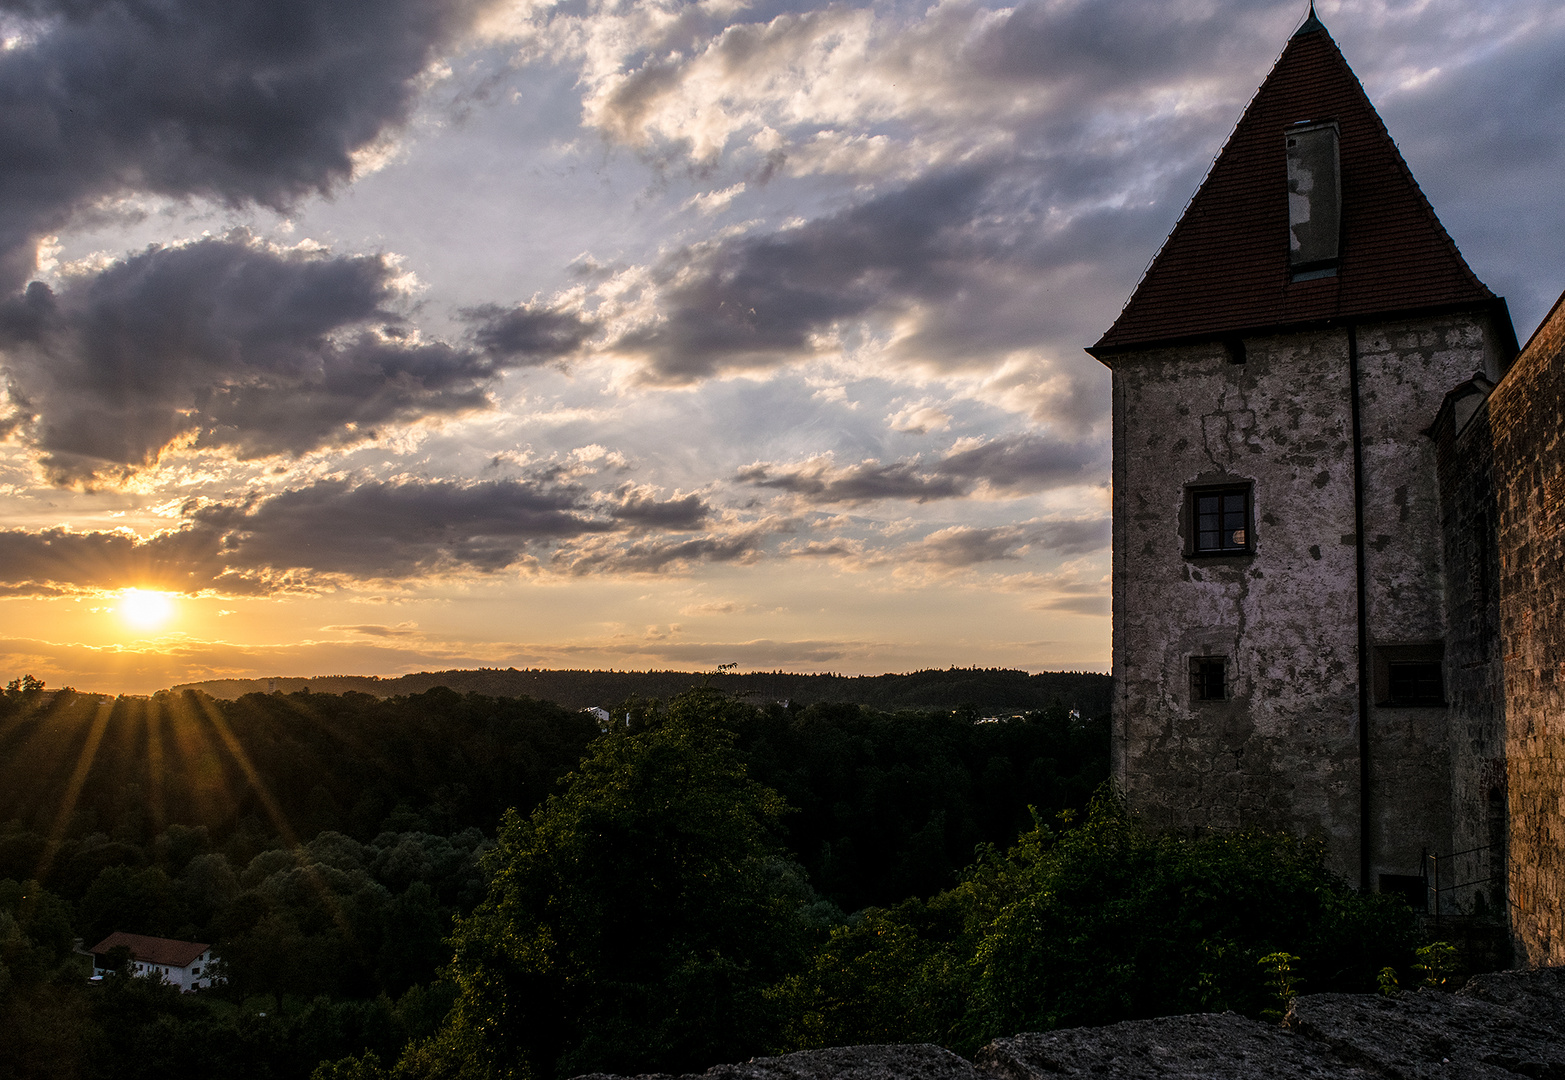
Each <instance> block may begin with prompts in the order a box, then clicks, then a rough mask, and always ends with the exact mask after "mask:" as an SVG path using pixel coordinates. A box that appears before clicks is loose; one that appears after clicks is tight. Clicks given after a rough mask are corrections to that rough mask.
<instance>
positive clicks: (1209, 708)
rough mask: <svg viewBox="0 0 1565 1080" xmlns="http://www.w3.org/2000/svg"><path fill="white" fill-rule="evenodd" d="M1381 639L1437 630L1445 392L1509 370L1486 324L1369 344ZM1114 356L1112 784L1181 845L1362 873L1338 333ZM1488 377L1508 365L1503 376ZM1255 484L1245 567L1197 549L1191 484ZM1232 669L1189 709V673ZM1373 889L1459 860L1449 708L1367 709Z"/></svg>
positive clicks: (1363, 378) (1348, 433) (1363, 384)
mask: <svg viewBox="0 0 1565 1080" xmlns="http://www.w3.org/2000/svg"><path fill="white" fill-rule="evenodd" d="M1358 346H1359V356H1360V407H1361V427H1362V435H1363V439H1362V445H1363V461H1364V481H1365V483H1364V486H1365V493H1364V494H1365V497H1364V512H1365V518H1364V521H1365V559H1366V570H1367V580H1368V585H1369V588H1368V615H1369V620H1368V621H1369V629H1370V638H1371V643H1372V645H1375V646H1380V645H1399V644H1410V643H1427V642H1439V641H1441V640H1443V638H1444V633H1445V612H1444V603H1443V594H1442V574H1441V561H1442V543H1441V532H1440V501H1439V489H1438V486H1437V474H1436V469H1435V457H1434V444H1433V443H1432V442H1431V440H1430V439H1429V438H1428V437H1427V436H1425V435H1424V434H1423V429H1424V428H1425V427H1426V426H1427V425H1428V424H1429V423H1430V421H1431V419H1432V418H1433V417H1434V416H1435V414H1436V412H1437V410H1438V408H1439V406H1440V403H1441V400H1442V398H1443V397H1444V395H1445V393H1446V391H1447V390H1449V389H1450V388H1451V387H1452V386H1454V385H1455V384H1457V383H1459V382H1461V381H1463V380H1465V379H1467V378H1470V377H1471V375H1472V374H1473V372H1474V371H1475V370H1476V371H1487V370H1490V369H1493V368H1494V367H1495V366H1496V363H1497V361H1496V358H1495V355H1494V353H1495V350H1494V349H1493V347H1492V345H1491V335H1490V333H1489V332H1488V329H1487V323H1486V321H1484V320H1482V319H1480V318H1479V317H1476V316H1452V317H1447V318H1442V319H1426V320H1420V321H1416V322H1397V323H1383V324H1376V325H1369V326H1364V327H1361V328H1360V329H1359V331H1358ZM1244 351H1245V355H1246V362H1244V363H1242V364H1236V363H1231V362H1230V359H1229V353H1228V351H1227V350H1226V349H1224V348H1223V347H1222V346H1220V345H1217V344H1212V345H1198V346H1187V347H1183V348H1178V349H1160V350H1147V351H1145V352H1140V353H1134V354H1127V355H1120V356H1116V357H1115V358H1114V360H1113V367H1114V431H1115V434H1114V439H1115V445H1114V675H1115V693H1116V702H1115V704H1116V715H1115V725H1116V727H1115V742H1114V751H1115V762H1114V764H1115V773H1116V776H1117V778H1118V779H1119V782H1120V784H1121V786H1122V789H1123V790H1124V791H1125V793H1126V796H1127V798H1128V799H1129V800H1130V803H1131V805H1132V806H1133V807H1134V808H1135V809H1136V810H1138V811H1139V812H1141V813H1143V814H1144V815H1146V816H1147V817H1148V819H1149V820H1151V821H1152V822H1153V823H1155V824H1158V825H1162V826H1165V827H1172V828H1176V829H1193V828H1194V829H1198V828H1218V829H1232V828H1244V827H1256V828H1271V829H1287V830H1290V831H1293V832H1295V833H1300V834H1303V835H1307V836H1314V837H1318V838H1320V839H1322V840H1324V841H1325V843H1326V846H1327V852H1328V861H1329V863H1330V865H1331V866H1332V868H1333V869H1334V870H1336V871H1337V872H1338V873H1341V874H1342V875H1343V876H1345V877H1348V878H1349V879H1350V880H1353V879H1356V878H1357V877H1358V864H1359V856H1358V850H1359V781H1358V728H1357V722H1358V671H1359V662H1358V628H1357V590H1356V544H1355V540H1356V537H1355V532H1354V503H1353V498H1354V478H1353V447H1352V418H1351V411H1350V404H1349V365H1348V335H1347V331H1346V330H1345V329H1333V330H1323V331H1313V332H1306V333H1298V334H1286V335H1275V336H1270V337H1260V338H1251V339H1246V340H1245V342H1244ZM1496 375H1497V372H1496ZM1214 483H1248V484H1251V485H1253V487H1252V490H1253V507H1254V520H1253V523H1252V524H1253V528H1254V530H1255V532H1254V537H1253V552H1252V553H1251V554H1246V555H1229V556H1220V557H1212V556H1204V557H1197V556H1192V555H1189V554H1187V548H1188V546H1189V545H1188V544H1187V541H1186V533H1187V532H1188V530H1189V522H1188V521H1186V520H1185V518H1186V517H1187V516H1188V508H1187V505H1186V504H1187V496H1186V491H1187V489H1188V488H1189V487H1190V486H1191V485H1206V484H1214ZM1194 655H1221V656H1225V657H1226V658H1228V663H1229V672H1230V692H1229V697H1228V699H1227V700H1225V701H1218V702H1193V701H1192V700H1191V694H1190V686H1189V658H1190V657H1191V656H1194ZM1369 720H1370V727H1369V730H1370V736H1371V762H1372V771H1371V776H1372V780H1371V790H1370V796H1371V822H1372V833H1371V844H1372V864H1373V865H1372V880H1374V879H1375V878H1376V877H1377V876H1378V875H1379V874H1381V873H1389V874H1402V875H1412V874H1418V873H1420V871H1421V857H1422V853H1423V851H1424V849H1425V848H1430V849H1438V850H1442V851H1448V850H1450V847H1449V844H1450V818H1451V812H1450V762H1449V754H1448V749H1447V740H1448V732H1447V710H1446V709H1444V708H1391V707H1379V706H1376V707H1373V708H1372V709H1371V711H1370V718H1369Z"/></svg>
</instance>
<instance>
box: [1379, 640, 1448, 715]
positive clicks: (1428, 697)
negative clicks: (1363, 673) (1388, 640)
mask: <svg viewBox="0 0 1565 1080" xmlns="http://www.w3.org/2000/svg"><path fill="white" fill-rule="evenodd" d="M1444 654H1445V646H1444V645H1443V644H1442V643H1441V642H1438V641H1421V642H1413V643H1410V644H1406V645H1378V646H1376V647H1375V653H1374V663H1375V671H1374V676H1375V704H1376V705H1388V706H1393V707H1396V706H1426V707H1427V706H1439V705H1444V704H1445V671H1444V667H1445V665H1444V663H1443V661H1444Z"/></svg>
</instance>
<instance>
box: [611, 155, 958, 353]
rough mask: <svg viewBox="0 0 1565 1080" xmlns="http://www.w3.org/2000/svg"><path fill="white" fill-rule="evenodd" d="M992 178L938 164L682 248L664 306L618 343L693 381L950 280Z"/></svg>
mask: <svg viewBox="0 0 1565 1080" xmlns="http://www.w3.org/2000/svg"><path fill="white" fill-rule="evenodd" d="M986 180H987V177H986V174H985V173H984V172H983V171H982V170H979V169H963V170H958V171H955V172H947V173H942V174H940V175H936V176H931V177H927V178H924V179H922V180H919V181H916V182H914V183H912V184H909V185H907V186H906V187H903V188H902V189H900V190H898V191H895V192H892V193H890V194H886V195H882V196H879V197H877V198H874V199H871V200H870V201H869V202H867V203H865V204H863V205H861V206H858V207H854V208H852V209H850V210H847V211H844V212H843V213H840V214H836V215H832V216H829V217H826V218H821V219H818V220H816V221H813V222H810V223H808V224H806V225H803V226H801V227H799V228H796V229H790V230H787V231H784V232H779V233H774V234H771V235H767V236H762V237H741V238H736V239H732V240H726V241H720V242H718V243H716V244H713V245H709V246H706V247H703V248H699V249H690V250H687V251H685V252H682V253H680V254H679V255H676V256H674V257H671V258H670V259H668V260H666V261H665V262H664V263H663V264H662V265H661V266H660V267H659V268H658V269H657V271H656V273H657V276H658V277H659V278H660V286H661V287H660V290H659V296H658V300H659V305H660V307H661V309H662V315H663V317H662V318H661V319H659V320H658V321H657V322H656V323H654V324H652V325H651V326H647V327H642V328H638V329H635V330H632V331H629V332H628V333H626V334H624V335H623V336H621V337H620V338H619V340H618V341H616V342H615V343H614V347H615V348H617V349H619V350H621V351H624V352H628V353H632V354H638V355H642V356H644V357H645V358H646V361H647V364H648V367H649V375H651V376H652V377H653V378H656V379H658V380H660V381H667V382H675V383H680V382H691V381H694V380H698V379H701V378H705V377H708V376H711V375H713V374H715V373H717V372H718V371H719V370H721V369H723V368H725V367H761V366H767V365H770V364H776V363H781V362H785V361H787V360H789V359H793V358H796V357H799V356H802V355H805V354H807V353H808V352H809V338H810V336H811V335H812V334H813V333H815V332H816V331H818V330H820V329H823V328H825V327H827V326H829V325H830V324H832V323H833V322H835V321H837V320H840V319H848V318H855V317H859V316H863V315H865V314H866V313H868V312H870V311H871V310H873V309H876V308H879V307H881V306H883V305H887V304H891V303H895V302H897V301H907V300H912V299H917V298H920V297H933V296H936V295H939V294H940V293H943V292H946V291H949V290H954V289H956V288H957V287H958V277H959V273H960V263H961V262H962V261H965V259H967V258H971V257H972V254H973V253H972V252H971V251H970V250H968V249H969V246H970V245H968V244H967V243H966V242H965V230H966V228H967V227H968V226H969V225H970V224H971V222H972V220H973V217H974V214H975V211H976V209H977V208H978V206H979V205H980V203H981V200H982V196H983V195H984V193H985V189H986Z"/></svg>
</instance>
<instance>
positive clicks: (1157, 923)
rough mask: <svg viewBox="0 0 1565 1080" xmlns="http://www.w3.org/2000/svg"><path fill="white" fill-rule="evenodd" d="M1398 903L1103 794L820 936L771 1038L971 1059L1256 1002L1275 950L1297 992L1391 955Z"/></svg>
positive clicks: (1293, 843) (1276, 844)
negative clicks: (1041, 1035) (1065, 1034)
mask: <svg viewBox="0 0 1565 1080" xmlns="http://www.w3.org/2000/svg"><path fill="white" fill-rule="evenodd" d="M1414 929H1415V927H1414V922H1413V918H1412V913H1411V912H1410V911H1409V910H1408V909H1407V907H1406V905H1405V904H1402V903H1401V902H1400V901H1397V900H1394V899H1392V898H1388V897H1381V896H1369V897H1366V896H1361V895H1359V894H1357V893H1354V892H1352V891H1350V890H1349V889H1347V888H1346V887H1345V886H1344V885H1343V884H1342V883H1341V882H1340V881H1337V880H1335V879H1333V878H1332V877H1331V876H1330V875H1329V874H1328V873H1327V872H1326V871H1325V869H1324V868H1323V866H1322V862H1321V851H1320V850H1319V849H1318V848H1317V847H1315V846H1314V845H1309V844H1304V843H1301V842H1299V841H1297V840H1294V839H1292V838H1290V837H1287V836H1275V835H1264V834H1233V835H1210V836H1204V837H1199V838H1179V837H1171V836H1156V835H1153V834H1151V833H1149V832H1147V831H1146V830H1145V829H1144V828H1142V827H1141V826H1139V825H1138V824H1137V823H1136V822H1134V821H1133V820H1132V819H1130V818H1129V817H1128V815H1126V814H1125V813H1124V811H1123V809H1122V808H1121V807H1120V806H1119V805H1118V804H1117V803H1116V802H1114V801H1113V800H1112V799H1111V798H1109V797H1107V796H1100V797H1099V798H1098V799H1097V800H1095V801H1094V803H1093V805H1092V807H1091V811H1090V813H1089V815H1088V816H1087V818H1086V819H1085V821H1084V822H1082V823H1081V824H1079V825H1076V826H1074V827H1061V828H1058V829H1054V828H1049V827H1048V826H1046V825H1043V824H1041V823H1040V824H1039V825H1038V826H1037V827H1036V828H1034V829H1032V830H1031V831H1029V832H1028V833H1027V834H1025V835H1024V836H1023V837H1022V838H1021V839H1020V841H1019V842H1018V843H1017V844H1016V845H1015V846H1014V847H1013V848H1011V850H1010V851H1008V852H1005V853H1003V854H1002V853H1000V852H998V851H994V850H991V851H988V852H986V853H985V854H984V856H983V857H982V858H981V859H979V860H978V861H977V862H976V863H975V864H974V865H973V866H972V867H971V868H970V869H969V870H968V872H967V874H966V875H965V879H964V881H963V882H962V883H961V884H960V885H958V886H957V887H956V888H954V889H952V890H949V891H947V892H945V893H942V894H941V895H939V896H937V897H935V898H934V899H932V900H930V901H928V902H927V903H926V902H922V901H919V900H916V899H915V900H909V901H905V902H903V903H902V904H900V905H898V906H897V907H895V908H892V909H889V910H876V911H870V912H866V913H865V917H864V918H863V920H862V921H860V922H858V923H857V924H850V925H846V926H842V927H839V928H836V929H834V930H833V931H832V933H831V936H830V938H829V939H828V941H827V942H826V943H825V944H824V946H822V947H821V948H820V949H819V950H818V951H817V952H816V955H815V957H814V961H813V963H812V965H811V967H810V968H809V970H807V971H806V972H803V973H801V974H799V975H797V976H795V977H794V978H792V979H790V980H789V981H788V983H787V984H786V985H785V986H784V987H783V988H782V991H781V992H782V993H783V995H784V996H785V997H786V998H787V999H788V1001H789V1002H790V1006H789V1009H788V1014H789V1015H790V1016H791V1017H792V1018H793V1027H792V1028H791V1031H790V1039H789V1045H791V1046H795V1047H800V1048H803V1047H813V1046H826V1045H834V1044H841V1043H845V1042H846V1043H853V1042H877V1041H930V1042H938V1043H943V1044H945V1045H947V1046H951V1047H953V1048H955V1049H958V1050H962V1051H964V1052H968V1053H971V1052H972V1051H974V1050H976V1049H977V1048H978V1047H979V1046H981V1045H982V1044H983V1043H984V1042H986V1041H988V1040H989V1039H991V1038H993V1037H995V1036H997V1035H1003V1034H1008V1033H1011V1032H1017V1031H1042V1030H1048V1029H1051V1028H1056V1027H1071V1026H1077V1025H1085V1024H1103V1023H1111V1022H1114V1021H1118V1020H1129V1019H1138V1018H1144V1017H1150V1016H1160V1015H1167V1014H1171V1013H1186V1012H1204V1011H1214V1010H1223V1009H1234V1010H1237V1011H1240V1012H1243V1013H1246V1014H1248V1015H1251V1016H1260V1015H1262V1014H1263V1013H1265V1012H1266V1011H1267V1010H1268V1009H1269V1008H1271V1007H1272V1006H1273V1005H1274V1003H1275V1002H1274V996H1275V995H1274V993H1273V991H1272V989H1271V985H1270V983H1269V979H1268V970H1267V968H1266V966H1265V965H1264V964H1263V960H1265V959H1266V958H1267V957H1268V956H1269V955H1270V954H1273V953H1277V952H1289V953H1292V954H1295V955H1296V957H1297V958H1298V962H1297V964H1296V965H1295V969H1294V982H1295V983H1296V984H1302V985H1304V986H1306V987H1307V988H1308V989H1309V990H1310V991H1315V992H1321V991H1331V990H1340V991H1361V992H1368V991H1371V990H1373V989H1374V988H1375V986H1376V975H1377V973H1378V971H1379V970H1380V968H1381V967H1383V966H1387V965H1394V966H1398V967H1401V966H1405V965H1406V964H1408V963H1409V961H1410V959H1411V951H1412V947H1413V944H1414Z"/></svg>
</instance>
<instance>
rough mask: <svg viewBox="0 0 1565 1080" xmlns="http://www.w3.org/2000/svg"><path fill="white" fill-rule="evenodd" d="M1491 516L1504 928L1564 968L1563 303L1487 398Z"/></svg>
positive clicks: (1536, 957)
mask: <svg viewBox="0 0 1565 1080" xmlns="http://www.w3.org/2000/svg"><path fill="white" fill-rule="evenodd" d="M1488 423H1489V425H1490V427H1491V429H1492V439H1493V456H1494V470H1495V478H1496V479H1495V485H1496V504H1497V507H1498V517H1499V522H1498V529H1497V533H1498V547H1499V574H1500V581H1499V593H1500V595H1499V609H1500V610H1499V618H1500V648H1501V651H1502V653H1503V664H1504V682H1505V711H1506V752H1505V759H1506V774H1507V793H1506V794H1507V799H1508V804H1509V818H1510V826H1509V827H1510V848H1509V859H1508V863H1509V865H1508V870H1509V894H1510V895H1509V899H1510V904H1511V925H1512V932H1513V934H1514V936H1515V939H1516V943H1517V946H1518V948H1519V950H1520V951H1521V954H1522V957H1523V958H1524V959H1525V960H1526V961H1527V962H1529V963H1532V964H1559V963H1561V962H1565V905H1562V901H1561V898H1562V897H1565V298H1562V302H1561V303H1560V304H1556V305H1555V308H1554V311H1553V312H1551V314H1550V316H1549V318H1548V319H1547V320H1545V322H1544V325H1543V326H1542V327H1540V328H1539V330H1538V332H1537V333H1536V334H1535V335H1534V336H1533V339H1532V341H1531V342H1529V343H1528V346H1527V348H1526V349H1524V350H1523V352H1522V355H1521V356H1520V357H1519V358H1518V359H1517V361H1516V364H1515V366H1514V367H1513V368H1512V370H1511V371H1510V372H1509V373H1508V374H1507V375H1506V377H1505V378H1504V380H1502V381H1501V383H1500V385H1499V386H1498V387H1497V388H1496V389H1495V391H1494V393H1493V394H1492V395H1491V396H1490V398H1489V403H1488Z"/></svg>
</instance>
